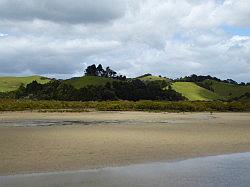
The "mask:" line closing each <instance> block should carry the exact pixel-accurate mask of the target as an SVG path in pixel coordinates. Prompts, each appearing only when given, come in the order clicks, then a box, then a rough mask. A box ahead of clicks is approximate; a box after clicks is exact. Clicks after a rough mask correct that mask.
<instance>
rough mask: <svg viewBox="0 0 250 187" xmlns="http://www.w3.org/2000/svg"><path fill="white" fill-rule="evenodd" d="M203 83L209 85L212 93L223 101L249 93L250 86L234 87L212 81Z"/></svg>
mask: <svg viewBox="0 0 250 187" xmlns="http://www.w3.org/2000/svg"><path fill="white" fill-rule="evenodd" d="M203 82H207V83H209V84H211V87H212V88H213V89H214V92H215V93H217V94H218V95H220V96H222V97H223V98H225V99H231V98H235V97H240V96H242V95H244V94H245V93H247V92H250V86H241V85H234V84H229V83H224V82H218V81H214V80H205V81H203Z"/></svg>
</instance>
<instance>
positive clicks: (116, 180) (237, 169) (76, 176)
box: [0, 153, 250, 187]
mask: <svg viewBox="0 0 250 187" xmlns="http://www.w3.org/2000/svg"><path fill="white" fill-rule="evenodd" d="M249 184H250V153H239V154H231V155H221V156H210V157H204V158H195V159H189V160H184V161H178V162H167V163H152V164H140V165H131V166H125V167H113V168H112V167H110V168H103V169H96V170H82V171H71V172H54V173H41V174H27V175H15V176H3V177H0V187H31V186H36V187H57V186H60V187H69V186H70V187H85V186H86V187H97V186H98V187H99V186H108V187H109V186H111V187H113V186H114V187H115V186H119V187H129V186H141V187H142V186H143V187H152V186H157V187H165V186H177V187H179V186H185V187H189V186H190V187H193V186H206V187H210V186H211V187H212V186H237V187H248V186H249Z"/></svg>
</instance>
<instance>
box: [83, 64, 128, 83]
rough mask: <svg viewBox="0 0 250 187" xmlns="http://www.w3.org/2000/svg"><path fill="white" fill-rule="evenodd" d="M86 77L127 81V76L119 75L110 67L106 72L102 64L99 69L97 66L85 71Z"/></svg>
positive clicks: (89, 67)
mask: <svg viewBox="0 0 250 187" xmlns="http://www.w3.org/2000/svg"><path fill="white" fill-rule="evenodd" d="M85 75H86V76H99V77H106V78H113V79H118V80H126V76H123V75H117V73H116V72H115V71H114V70H112V69H110V67H106V69H105V70H104V69H103V67H102V65H101V64H99V65H98V66H97V67H96V65H95V64H93V65H91V66H88V67H87V69H86V70H85Z"/></svg>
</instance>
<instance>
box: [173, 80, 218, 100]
mask: <svg viewBox="0 0 250 187" xmlns="http://www.w3.org/2000/svg"><path fill="white" fill-rule="evenodd" d="M172 88H173V89H174V90H175V91H177V92H179V93H181V94H182V95H183V96H185V97H186V98H187V99H188V100H190V101H211V100H218V99H221V97H220V96H219V95H218V94H216V93H214V92H212V91H209V90H207V89H205V88H202V87H200V86H198V85H197V84H195V83H193V82H175V83H173V84H172Z"/></svg>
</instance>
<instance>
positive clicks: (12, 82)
mask: <svg viewBox="0 0 250 187" xmlns="http://www.w3.org/2000/svg"><path fill="white" fill-rule="evenodd" d="M32 81H37V82H38V83H42V84H45V83H47V82H49V81H50V79H48V78H45V77H41V76H29V77H0V92H8V91H14V90H17V89H18V88H19V86H20V85H21V84H24V85H27V84H29V83H31V82H32Z"/></svg>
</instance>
